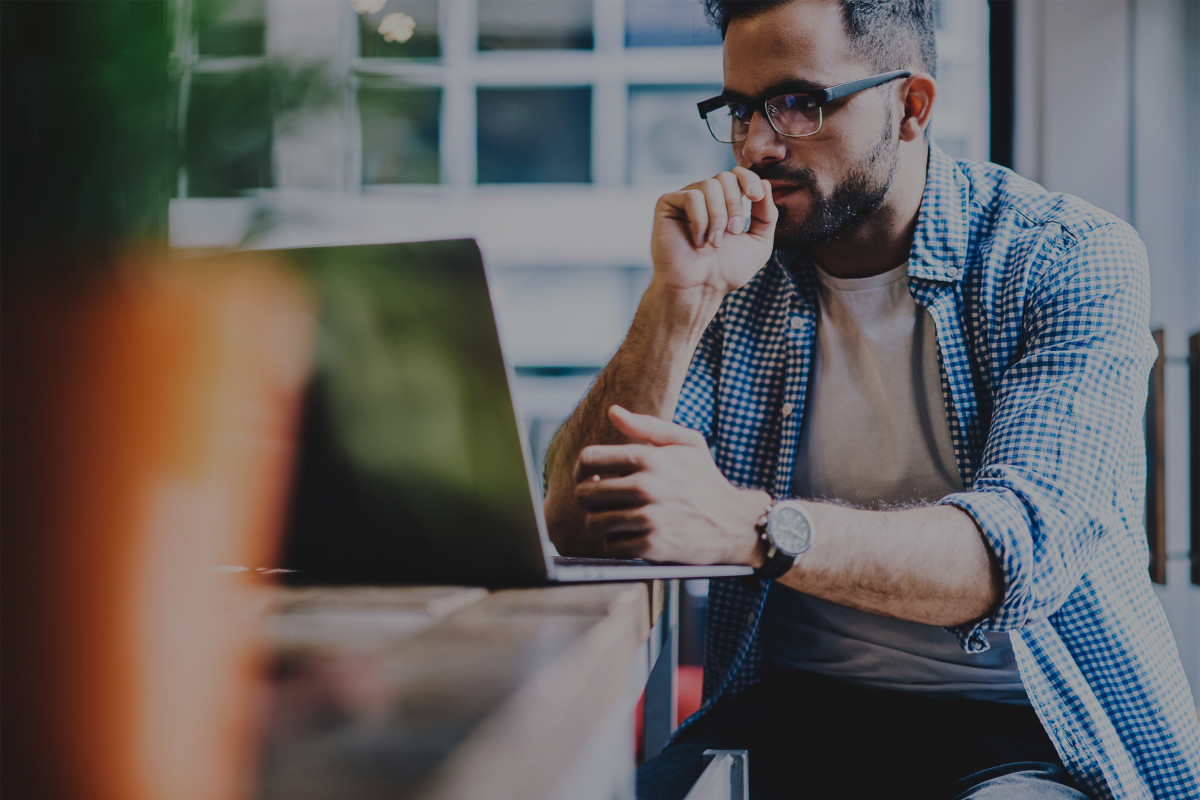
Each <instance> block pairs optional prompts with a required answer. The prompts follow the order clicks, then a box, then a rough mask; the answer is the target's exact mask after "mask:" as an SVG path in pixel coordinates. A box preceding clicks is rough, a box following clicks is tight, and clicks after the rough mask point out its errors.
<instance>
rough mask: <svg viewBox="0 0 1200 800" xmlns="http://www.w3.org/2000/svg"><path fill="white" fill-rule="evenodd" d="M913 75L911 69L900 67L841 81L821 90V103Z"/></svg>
mask: <svg viewBox="0 0 1200 800" xmlns="http://www.w3.org/2000/svg"><path fill="white" fill-rule="evenodd" d="M911 76H912V72H910V71H909V70H906V69H898V70H896V71H895V72H884V73H882V74H880V75H872V76H871V77H869V78H859V79H858V80H856V81H847V82H846V83H839V84H838V85H837V86H830V87H829V88H828V89H825V90H824V91H822V92H821V95H822V98H821V104H822V105H824V104H825V103H829V102H832V101H834V100H838V99H840V98H843V97H847V96H849V95H852V94H854V93H855V92H861V91H862V90H863V89H870V88H871V87H873V86H879V85H880V84H884V83H887V82H888V81H894V80H896V79H897V78H908V77H911Z"/></svg>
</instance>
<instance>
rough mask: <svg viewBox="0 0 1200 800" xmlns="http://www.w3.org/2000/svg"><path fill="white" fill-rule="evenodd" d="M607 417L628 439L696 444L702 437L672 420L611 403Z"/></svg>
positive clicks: (650, 442) (660, 443) (648, 442)
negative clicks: (635, 411) (638, 412)
mask: <svg viewBox="0 0 1200 800" xmlns="http://www.w3.org/2000/svg"><path fill="white" fill-rule="evenodd" d="M608 418H609V419H610V420H612V423H613V425H614V426H616V428H617V430H618V431H620V432H621V433H623V434H625V435H626V436H628V437H629V438H630V439H633V440H635V441H639V442H645V443H646V444H652V445H657V446H662V445H669V444H687V445H696V444H699V443H700V442H702V441H703V437H701V436H700V434H698V433H697V432H696V431H694V430H692V429H690V428H685V427H683V426H682V425H676V424H674V423H672V422H667V421H666V420H663V419H659V418H658V417H654V416H650V415H649V414H635V413H633V412H632V411H630V410H628V409H626V408H622V407H621V406H617V405H613V406H609V408H608Z"/></svg>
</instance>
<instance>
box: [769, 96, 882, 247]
mask: <svg viewBox="0 0 1200 800" xmlns="http://www.w3.org/2000/svg"><path fill="white" fill-rule="evenodd" d="M899 150H900V143H899V141H898V140H897V139H895V138H894V134H893V133H892V112H891V109H889V110H888V115H887V119H886V120H885V122H884V126H883V130H882V132H881V134H880V136H879V138H878V139H877V140H876V142H875V145H874V146H873V147H872V148H871V152H870V153H868V155H867V157H866V158H865V159H863V161H862V162H860V163H859V164H858V165H856V167H855V169H854V170H853V171H851V173H850V174H849V175H847V176H846V178H845V179H844V180H842V182H841V183H839V184H838V185H836V186H835V187H833V191H832V192H831V193H830V194H829V195H828V196H826V195H824V194H822V193H821V190H820V189H819V188H818V186H817V176H816V173H814V172H813V171H812V170H811V169H809V168H808V167H787V166H784V165H782V164H760V165H758V166H755V167H751V169H752V170H753V171H754V172H755V173H756V174H758V176H759V177H761V178H764V179H766V180H779V181H780V182H781V183H785V184H792V185H795V186H798V187H803V188H805V189H807V190H808V192H809V195H810V196H811V197H812V210H811V211H810V212H809V213H808V215H806V216H805V217H803V218H795V217H793V216H792V215H791V214H790V213H789V209H787V208H780V209H779V222H778V223H777V225H776V227H775V246H776V247H777V248H780V249H782V250H807V249H809V248H811V247H813V246H815V245H821V244H826V243H827V242H830V241H833V240H834V239H836V238H838V237H839V236H841V235H842V234H843V233H845V232H846V231H847V230H849V229H850V228H852V227H854V226H855V225H857V224H858V223H860V222H862V221H863V220H865V219H867V218H868V217H869V216H871V215H872V214H874V213H875V212H876V211H878V210H879V209H880V207H881V206H882V205H883V201H884V199H885V198H886V197H887V194H888V192H889V191H890V190H891V188H892V179H893V178H894V177H895V175H896V168H897V166H898V164H899Z"/></svg>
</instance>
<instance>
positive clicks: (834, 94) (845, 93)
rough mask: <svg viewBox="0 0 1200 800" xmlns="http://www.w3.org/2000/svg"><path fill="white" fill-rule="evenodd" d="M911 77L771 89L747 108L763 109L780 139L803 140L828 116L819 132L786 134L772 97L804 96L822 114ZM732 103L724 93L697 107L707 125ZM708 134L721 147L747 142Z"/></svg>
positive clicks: (884, 75) (901, 73) (888, 75)
mask: <svg viewBox="0 0 1200 800" xmlns="http://www.w3.org/2000/svg"><path fill="white" fill-rule="evenodd" d="M909 77H912V72H911V71H909V70H906V69H899V70H894V71H892V72H881V73H879V74H878V75H871V76H870V77H866V78H858V79H857V80H853V81H846V82H845V83H839V84H837V85H835V86H830V87H828V88H826V89H808V90H803V91H797V92H786V91H785V92H780V91H778V90H772V91H771V92H770V94H769V95H768V96H763V97H758V98H755V99H753V100H749V101H747V102H746V107H747V108H748V109H759V108H761V109H762V113H763V117H764V118H766V120H767V122H769V123H771V129H772V130H773V131H775V132H776V133H777V134H779V135H780V136H787V137H789V138H792V139H797V138H800V137H803V136H812V135H813V134H814V133H818V132H819V131H820V130H821V127H822V125H824V123H825V113H824V112H823V111H822V112H821V119H819V120H818V121H817V128H816V130H814V131H812V132H810V133H784V132H783V131H781V130H779V129H778V128H776V127H775V115H774V114H773V113H772V107H771V105H770V101H771V100H772V99H773V98H776V97H779V96H780V95H781V94H794V95H803V96H804V97H807V98H809V100H811V101H812V104H813V107H814V108H816V109H817V110H818V111H820V109H821V107H822V106H825V105H827V104H829V103H832V102H833V101H834V100H840V99H842V98H843V97H849V96H850V95H852V94H858V93H859V92H862V91H865V90H867V89H873V88H874V87H876V86H881V85H883V84H885V83H887V82H888V81H894V80H897V79H898V78H909ZM729 101H730V98H729V97H727V96H725V95H723V94H721V95H717V96H716V97H710V98H709V99H707V100H701V101H700V102H699V103H697V104H696V109H697V110H698V111H699V112H700V118H701V119H702V120H704V122H705V124H706V126H707V123H708V115H709V114H710V113H711V112H713V111H716V110H717V109H718V108H721V107H722V106H725V105H728V104H729ZM751 116H753V112H751ZM748 123H749V121H748V120H747V125H748ZM708 132H709V133H710V134H712V137H713V138H714V139H716V140H717V141H718V142H721V143H722V144H732V143H733V142H734V141H736V142H740V141H744V139H745V137H743V138H742V139H736V140H733V141H730V142H726V141H725V140H724V139H721V138H720V137H718V136H717V134H716V133H715V132H714V131H713V129H712V127H711V126H708Z"/></svg>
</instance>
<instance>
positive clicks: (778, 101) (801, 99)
mask: <svg viewBox="0 0 1200 800" xmlns="http://www.w3.org/2000/svg"><path fill="white" fill-rule="evenodd" d="M771 105H773V106H776V107H778V108H781V109H783V110H784V111H812V110H813V109H814V108H816V107H817V103H816V101H815V100H813V98H812V95H807V94H781V95H780V96H779V97H776V98H773V99H772V101H771Z"/></svg>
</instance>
